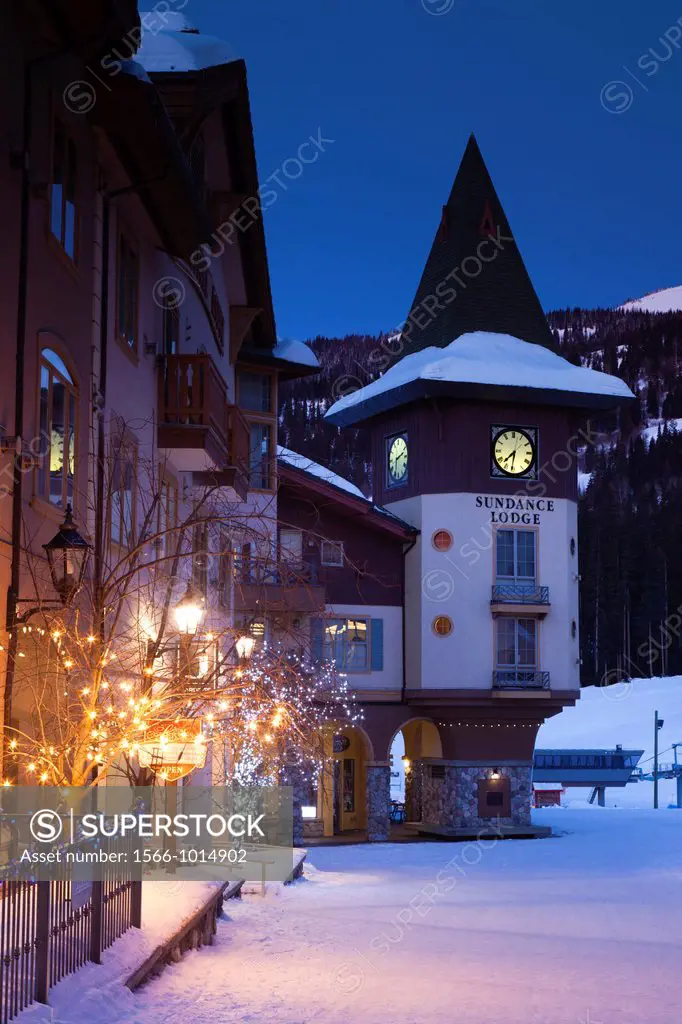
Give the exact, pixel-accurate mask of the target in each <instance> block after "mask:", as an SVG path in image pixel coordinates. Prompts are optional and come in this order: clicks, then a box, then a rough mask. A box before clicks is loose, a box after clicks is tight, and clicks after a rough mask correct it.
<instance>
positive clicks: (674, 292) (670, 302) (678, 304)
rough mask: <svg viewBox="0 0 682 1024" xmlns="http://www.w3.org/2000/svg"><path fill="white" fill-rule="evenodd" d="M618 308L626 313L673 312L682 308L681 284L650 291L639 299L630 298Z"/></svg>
mask: <svg viewBox="0 0 682 1024" xmlns="http://www.w3.org/2000/svg"><path fill="white" fill-rule="evenodd" d="M618 308H619V309H622V310H624V311H625V312H626V313H630V312H633V311H634V312H637V311H639V312H642V313H674V312H676V311H677V310H682V285H678V286H677V287H676V288H661V289H660V291H657V292H650V293H649V294H648V295H643V296H642V298H641V299H632V300H631V301H630V302H626V303H624V305H622V306H619V307H618Z"/></svg>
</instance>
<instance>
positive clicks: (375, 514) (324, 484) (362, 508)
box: [277, 445, 419, 540]
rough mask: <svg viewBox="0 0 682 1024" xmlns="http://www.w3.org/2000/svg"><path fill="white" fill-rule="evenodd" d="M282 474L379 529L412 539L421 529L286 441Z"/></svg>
mask: <svg viewBox="0 0 682 1024" xmlns="http://www.w3.org/2000/svg"><path fill="white" fill-rule="evenodd" d="M277 463H278V474H279V477H280V480H281V481H282V482H283V483H289V484H293V485H297V486H298V487H303V488H304V489H305V490H309V491H314V492H315V494H316V495H317V496H318V497H319V498H326V499H327V500H331V501H332V502H333V503H334V504H335V505H336V506H337V511H338V512H339V513H340V514H341V515H350V516H351V517H357V516H361V517H362V518H363V520H364V522H365V523H366V524H367V525H368V526H370V527H374V528H376V529H380V530H383V531H385V532H388V533H392V534H393V535H394V536H396V537H397V538H401V539H402V540H409V539H410V538H412V537H414V536H415V535H416V534H418V533H419V531H418V530H416V529H415V528H414V527H413V526H411V525H410V524H409V523H406V522H405V521H404V520H403V519H400V518H399V517H398V516H396V515H394V513H393V512H389V510H388V509H386V508H384V507H383V506H382V505H375V504H374V502H373V501H372V500H371V498H366V497H365V496H364V494H363V493H362V491H361V490H360V488H359V487H356V486H355V484H352V483H351V482H350V480H346V479H344V477H342V476H339V475H338V473H334V472H333V471H332V470H331V469H328V468H327V467H326V466H321V465H320V463H319V462H313V461H312V459H309V458H307V456H305V455H299V454H298V452H292V451H291V449H289V448H284V447H283V446H282V445H278V446H277Z"/></svg>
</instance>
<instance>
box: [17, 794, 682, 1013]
mask: <svg viewBox="0 0 682 1024" xmlns="http://www.w3.org/2000/svg"><path fill="white" fill-rule="evenodd" d="M536 819H537V820H538V821H541V822H544V823H549V824H551V825H553V826H554V827H555V829H556V830H557V831H560V832H561V833H562V834H561V835H560V836H558V837H557V838H553V839H544V840H526V841H519V840H507V841H501V842H497V843H488V844H486V843H481V844H480V845H479V844H476V843H439V842H435V843H415V844H386V845H376V846H373V845H365V846H342V847H331V848H318V849H315V850H314V851H313V852H312V854H311V860H312V862H313V864H314V867H313V866H310V867H308V869H307V871H306V876H305V878H304V879H302V880H301V881H300V882H297V883H296V884H294V885H293V886H289V887H286V888H283V887H281V886H278V887H275V888H274V890H273V891H271V892H270V893H268V894H266V896H265V897H262V896H260V895H255V894H254V895H248V896H246V897H245V898H244V899H243V900H242V901H241V902H237V901H235V902H230V903H228V904H227V905H226V910H227V914H228V917H229V920H226V921H223V922H221V923H220V925H219V929H218V936H217V942H216V944H215V945H214V946H212V947H208V948H205V949H203V950H201V951H200V952H197V953H190V954H189V955H188V956H187V957H186V958H185V959H183V960H182V961H181V962H180V963H179V964H177V965H176V966H173V967H170V968H168V970H167V971H166V972H165V973H164V974H163V975H162V976H161V977H160V978H158V979H157V980H155V981H153V982H151V983H149V984H148V985H147V986H146V987H145V988H143V989H141V990H140V991H139V992H138V993H136V994H132V993H130V992H128V991H127V990H126V989H124V988H123V987H122V985H120V984H119V983H114V982H112V981H111V980H110V979H107V977H106V976H105V975H104V976H103V975H101V974H99V972H102V971H104V968H96V967H89V968H87V970H86V971H82V972H80V973H79V974H78V975H76V976H75V977H74V978H72V979H69V980H68V981H67V982H66V983H62V984H61V985H60V986H59V987H58V989H57V990H56V993H55V994H56V997H57V1001H58V1009H57V1012H56V1013H55V1016H54V1017H53V1018H52V1021H53V1024H67V1022H70V1024H76V1022H77V1024H85V1022H86V1021H88V1022H90V1021H97V1024H188V1022H190V1021H191V1022H192V1024H236V1022H240V1024H242V1022H253V1024H274V1022H277V1024H308V1022H310V1024H313V1022H314V1024H348V1022H350V1024H386V1022H391V1024H453V1022H457V1024H580V1022H581V1021H582V1022H583V1024H600V1022H601V1024H677V1022H678V1021H679V1019H680V1016H679V1015H680V1005H682V972H681V971H680V964H681V963H682V914H681V913H680V908H681V906H682V864H681V860H680V844H681V841H682V813H680V812H677V811H668V810H662V811H659V812H657V813H655V812H653V811H618V810H608V809H607V810H601V809H599V808H590V809H589V810H563V809H559V808H555V809H551V810H546V811H541V812H536ZM100 977H101V978H102V980H101V981H100V980H98V979H99V978H100ZM40 1019H41V1020H48V1019H49V1018H48V1017H46V1016H42V1017H41V1018H40ZM20 1024H24V1021H23V1020H22V1019H21V1018H20Z"/></svg>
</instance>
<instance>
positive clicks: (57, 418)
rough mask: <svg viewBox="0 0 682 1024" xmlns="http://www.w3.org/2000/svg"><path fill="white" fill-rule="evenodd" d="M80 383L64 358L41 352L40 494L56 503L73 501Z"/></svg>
mask: <svg viewBox="0 0 682 1024" xmlns="http://www.w3.org/2000/svg"><path fill="white" fill-rule="evenodd" d="M75 458H76V387H75V384H74V382H73V378H72V376H71V374H70V373H69V371H68V369H67V368H66V365H65V364H64V361H63V359H62V358H61V357H60V356H58V355H57V353H56V352H54V351H53V350H52V349H50V348H45V349H43V350H42V352H41V354H40V462H39V467H38V494H39V496H40V497H41V498H44V499H45V501H49V502H50V503H51V504H52V505H57V506H59V507H61V508H64V507H65V506H66V505H67V504H69V503H71V504H72V503H73V487H74V464H75Z"/></svg>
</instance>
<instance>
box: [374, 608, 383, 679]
mask: <svg viewBox="0 0 682 1024" xmlns="http://www.w3.org/2000/svg"><path fill="white" fill-rule="evenodd" d="M383 667H384V620H383V619H372V672H381V671H382V670H383Z"/></svg>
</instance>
